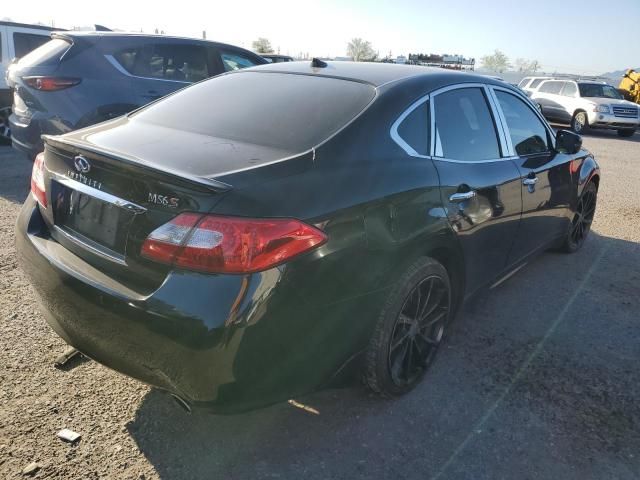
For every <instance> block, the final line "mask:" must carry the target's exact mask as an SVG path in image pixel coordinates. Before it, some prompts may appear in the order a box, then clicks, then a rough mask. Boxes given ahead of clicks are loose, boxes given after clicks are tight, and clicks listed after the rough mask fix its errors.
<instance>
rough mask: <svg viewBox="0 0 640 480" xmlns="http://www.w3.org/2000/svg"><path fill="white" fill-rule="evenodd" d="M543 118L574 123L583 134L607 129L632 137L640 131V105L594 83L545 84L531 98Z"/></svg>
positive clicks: (554, 82)
mask: <svg viewBox="0 0 640 480" xmlns="http://www.w3.org/2000/svg"><path fill="white" fill-rule="evenodd" d="M531 99H532V100H533V101H534V102H536V103H538V104H539V105H540V109H541V110H542V113H543V115H544V116H545V117H546V118H547V119H549V120H552V121H556V122H566V123H571V129H572V130H573V131H574V132H576V133H582V132H584V131H585V130H586V129H588V128H606V129H613V130H616V131H617V132H618V135H620V136H621V137H630V136H631V135H633V134H634V133H635V131H636V129H637V128H638V122H639V121H640V119H639V118H638V105H636V104H635V103H633V102H629V101H628V100H625V99H624V98H622V95H621V94H620V92H618V90H616V89H615V87H612V86H611V85H607V84H606V83H604V82H595V81H592V80H588V81H584V80H545V81H544V82H542V84H541V85H540V87H539V88H538V89H537V91H535V92H534V93H533V94H532V95H531Z"/></svg>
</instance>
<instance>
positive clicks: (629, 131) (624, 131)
mask: <svg viewBox="0 0 640 480" xmlns="http://www.w3.org/2000/svg"><path fill="white" fill-rule="evenodd" d="M634 133H636V129H635V128H621V129H620V130H618V136H620V137H632V136H633V134H634Z"/></svg>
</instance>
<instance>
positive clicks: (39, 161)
mask: <svg viewBox="0 0 640 480" xmlns="http://www.w3.org/2000/svg"><path fill="white" fill-rule="evenodd" d="M31 194H32V195H33V198H35V199H36V200H37V201H38V203H39V204H40V205H42V206H43V207H45V208H46V207H47V192H46V190H45V187H44V152H40V153H39V154H38V155H36V158H35V160H34V161H33V170H31Z"/></svg>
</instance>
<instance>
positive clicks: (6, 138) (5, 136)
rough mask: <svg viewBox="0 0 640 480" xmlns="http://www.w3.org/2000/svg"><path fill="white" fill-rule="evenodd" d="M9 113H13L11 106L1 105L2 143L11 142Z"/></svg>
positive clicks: (0, 141) (0, 127)
mask: <svg viewBox="0 0 640 480" xmlns="http://www.w3.org/2000/svg"><path fill="white" fill-rule="evenodd" d="M9 115H11V107H0V145H9V144H11V130H10V129H9Z"/></svg>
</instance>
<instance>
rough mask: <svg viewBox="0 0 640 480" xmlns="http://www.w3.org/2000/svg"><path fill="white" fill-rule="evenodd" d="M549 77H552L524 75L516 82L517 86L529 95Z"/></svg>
mask: <svg viewBox="0 0 640 480" xmlns="http://www.w3.org/2000/svg"><path fill="white" fill-rule="evenodd" d="M551 78H553V77H524V78H523V79H522V80H520V83H518V88H520V89H521V90H522V91H523V92H524V93H526V94H527V95H528V96H529V97H530V96H531V94H532V93H533V92H535V91H536V90H537V89H538V87H539V86H540V84H541V83H542V82H543V81H544V80H549V79H551Z"/></svg>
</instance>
